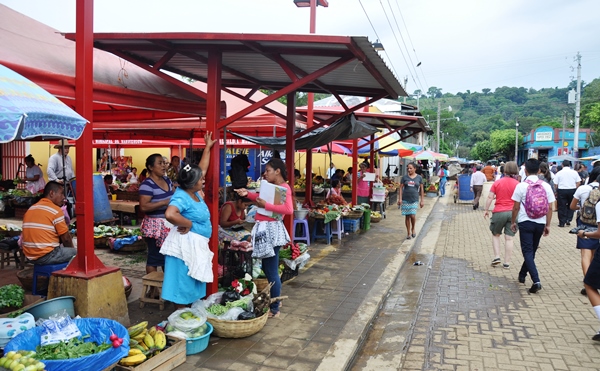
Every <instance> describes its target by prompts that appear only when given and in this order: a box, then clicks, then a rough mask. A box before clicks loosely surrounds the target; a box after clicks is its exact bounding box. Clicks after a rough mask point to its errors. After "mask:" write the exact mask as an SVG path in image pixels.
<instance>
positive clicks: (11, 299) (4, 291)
mask: <svg viewBox="0 0 600 371" xmlns="http://www.w3.org/2000/svg"><path fill="white" fill-rule="evenodd" d="M23 300H25V290H23V288H22V287H21V286H19V285H15V284H12V285H6V286H2V287H0V308H6V307H22V306H23Z"/></svg>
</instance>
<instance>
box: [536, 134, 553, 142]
mask: <svg viewBox="0 0 600 371" xmlns="http://www.w3.org/2000/svg"><path fill="white" fill-rule="evenodd" d="M535 140H536V142H547V141H550V140H552V132H551V131H542V132H539V131H538V132H537V133H535Z"/></svg>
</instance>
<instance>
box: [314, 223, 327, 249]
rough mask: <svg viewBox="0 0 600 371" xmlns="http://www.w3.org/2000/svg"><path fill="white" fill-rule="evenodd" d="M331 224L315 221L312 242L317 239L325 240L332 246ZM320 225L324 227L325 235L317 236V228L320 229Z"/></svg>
mask: <svg viewBox="0 0 600 371" xmlns="http://www.w3.org/2000/svg"><path fill="white" fill-rule="evenodd" d="M330 224H331V223H325V220H323V219H315V224H314V225H313V230H312V236H311V238H312V240H313V241H315V240H316V239H317V238H324V239H326V240H327V244H328V245H331V226H330ZM319 225H323V230H324V233H323V234H317V228H318V227H319Z"/></svg>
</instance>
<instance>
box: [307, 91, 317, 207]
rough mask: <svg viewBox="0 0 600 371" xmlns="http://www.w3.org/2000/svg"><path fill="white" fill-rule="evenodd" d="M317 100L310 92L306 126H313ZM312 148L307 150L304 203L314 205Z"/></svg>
mask: <svg viewBox="0 0 600 371" xmlns="http://www.w3.org/2000/svg"><path fill="white" fill-rule="evenodd" d="M314 102H315V96H314V95H313V93H308V107H307V112H306V126H307V127H311V126H313V121H314V111H313V105H314ZM312 160H313V156H312V148H308V149H307V150H306V182H305V193H304V195H305V197H304V203H307V204H308V205H312V166H313V161H312Z"/></svg>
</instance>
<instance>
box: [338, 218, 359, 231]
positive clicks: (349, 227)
mask: <svg viewBox="0 0 600 371" xmlns="http://www.w3.org/2000/svg"><path fill="white" fill-rule="evenodd" d="M342 222H343V223H344V231H346V232H348V233H354V232H357V231H358V226H359V222H360V219H344V220H342Z"/></svg>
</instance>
